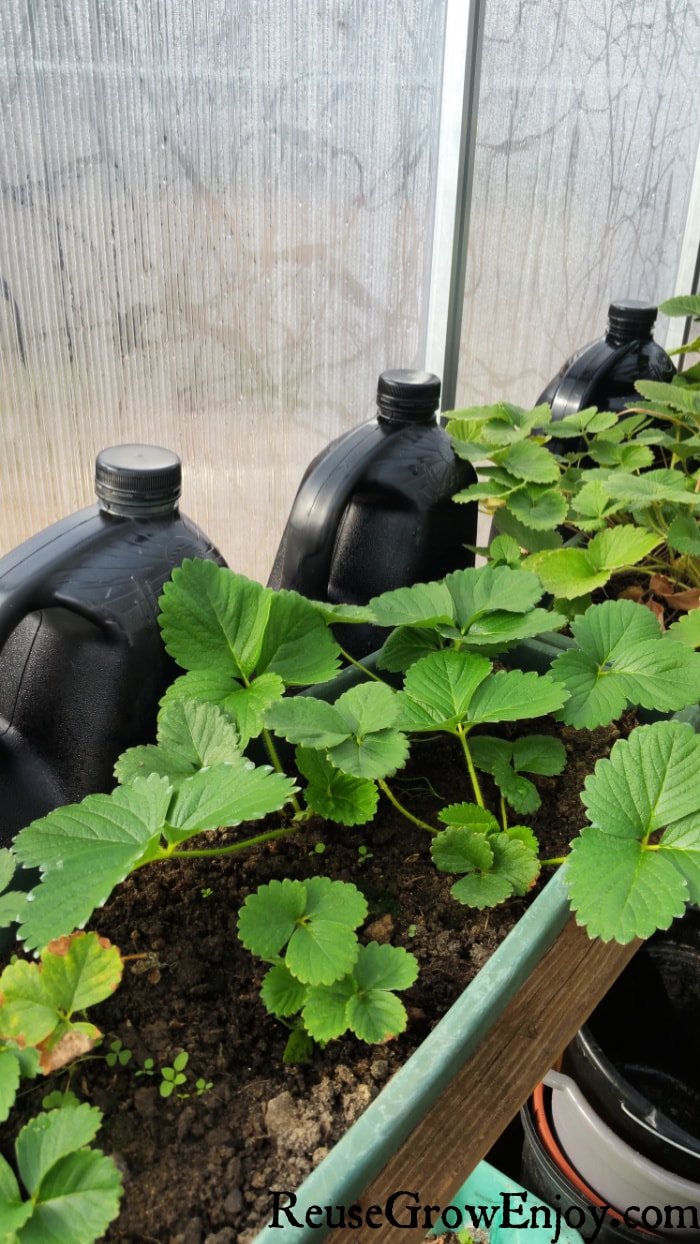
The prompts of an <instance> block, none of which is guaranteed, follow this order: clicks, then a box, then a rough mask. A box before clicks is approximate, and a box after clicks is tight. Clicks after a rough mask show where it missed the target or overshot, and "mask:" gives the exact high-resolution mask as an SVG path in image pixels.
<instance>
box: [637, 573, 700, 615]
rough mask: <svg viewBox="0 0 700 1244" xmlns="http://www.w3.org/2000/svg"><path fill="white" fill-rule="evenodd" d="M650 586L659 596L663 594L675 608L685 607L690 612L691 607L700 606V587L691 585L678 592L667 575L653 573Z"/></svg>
mask: <svg viewBox="0 0 700 1244" xmlns="http://www.w3.org/2000/svg"><path fill="white" fill-rule="evenodd" d="M649 587H650V588H651V590H652V592H655V593H656V595H657V596H663V598H664V600H665V601H666V602H667V603H668V604H669V605H671V606H672V607H673V608H674V609H683V610H685V611H686V612H688V611H689V610H690V609H697V608H698V606H700V588H697V587H691V588H687V589H686V590H685V591H683V592H677V591H676V589H675V588H674V586H673V584H672V583H671V580H670V579H667V578H666V576H665V575H662V574H655V575H652V577H651V579H650V581H649Z"/></svg>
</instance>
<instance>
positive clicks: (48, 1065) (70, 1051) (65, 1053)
mask: <svg viewBox="0 0 700 1244" xmlns="http://www.w3.org/2000/svg"><path fill="white" fill-rule="evenodd" d="M94 1046H95V1042H94V1040H93V1038H92V1037H89V1036H88V1035H87V1033H86V1032H78V1031H77V1030H76V1029H73V1031H72V1032H66V1033H64V1034H63V1036H62V1037H61V1039H60V1041H57V1042H56V1044H55V1045H54V1046H53V1047H52V1048H50V1049H47V1048H46V1046H45V1045H44V1043H43V1042H42V1044H41V1045H39V1046H37V1048H38V1049H39V1050H41V1058H40V1059H39V1066H40V1067H41V1070H42V1071H43V1073H44V1075H45V1076H48V1075H50V1074H51V1072H52V1071H58V1070H59V1069H60V1068H61V1067H65V1066H66V1063H72V1062H73V1059H75V1058H80V1056H81V1054H89V1052H90V1050H92V1049H94Z"/></svg>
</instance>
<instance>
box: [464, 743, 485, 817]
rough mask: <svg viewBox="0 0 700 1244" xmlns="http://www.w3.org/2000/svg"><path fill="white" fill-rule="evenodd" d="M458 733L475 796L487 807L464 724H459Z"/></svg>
mask: <svg viewBox="0 0 700 1244" xmlns="http://www.w3.org/2000/svg"><path fill="white" fill-rule="evenodd" d="M457 734H458V735H459V739H460V742H461V744H462V751H463V752H464V758H465V760H466V762H467V769H468V770H469V777H470V778H471V783H472V789H473V791H474V798H475V799H476V802H477V803H478V805H479V807H480V808H485V807H486V804H485V803H484V796H483V795H482V793H481V787H480V786H479V779H478V777H477V776H476V769H475V768H474V761H473V760H472V754H471V752H470V751H469V744H468V743H467V734H466V731H465V730H464V728H463V726H462V725H458V726H457Z"/></svg>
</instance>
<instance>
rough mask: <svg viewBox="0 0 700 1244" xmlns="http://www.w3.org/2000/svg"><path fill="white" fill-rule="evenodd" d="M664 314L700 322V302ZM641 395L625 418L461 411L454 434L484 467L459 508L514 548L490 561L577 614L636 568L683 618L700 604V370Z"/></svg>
mask: <svg viewBox="0 0 700 1244" xmlns="http://www.w3.org/2000/svg"><path fill="white" fill-rule="evenodd" d="M661 309H662V310H663V311H665V312H666V314H677V315H684V316H687V315H694V316H696V317H699V318H700V297H699V296H691V297H687V298H679V299H671V300H669V302H667V303H664V304H663V305H662V308H661ZM698 340H700V339H698ZM697 348H698V342H697V341H691V342H690V343H689V344H688V345H687V346H684V347H682V350H681V352H683V353H687V352H690V351H693V350H697ZM636 387H637V390H638V392H639V394H640V400H639V403H638V405H635V406H634V407H633V408H632V409H631V410H630V411H629V412H627V413H626V414H624V415H623V416H622V417H620V416H619V415H616V414H612V413H609V412H606V411H598V410H596V409H595V408H594V407H592V408H590V409H587V410H583V411H580V412H577V413H576V414H573V415H569V416H568V417H567V418H565V419H561V420H557V421H556V422H553V421H552V418H551V411H550V409H549V407H548V406H546V405H542V406H539V407H537V408H535V409H534V410H530V411H527V410H524V409H522V408H520V407H517V406H513V405H511V404H509V403H505V402H502V403H496V404H495V405H492V406H482V407H471V408H467V409H465V410H461V411H455V412H454V413H453V415H452V417H451V418H450V420H449V422H448V425H447V430H448V432H449V433H450V436H451V438H452V444H453V447H454V449H455V452H456V453H457V454H458V455H459V456H461V457H463V458H466V459H467V460H469V461H471V462H473V463H474V464H478V465H479V474H480V479H479V482H478V483H476V484H474V485H473V486H472V487H470V488H468V489H466V490H465V491H464V492H462V493H461V494H459V497H458V498H457V500H461V501H465V502H469V501H473V500H475V499H478V500H479V501H480V502H481V503H482V504H483V505H484V506H485V508H486V510H487V512H489V513H491V514H493V517H494V522H495V526H496V528H497V529H498V530H499V531H500V532H501V533H503V536H504V537H507V538H502V539H501V540H500V541H494V544H493V547H492V549H491V550H490V554H491V557H492V559H494V560H495V561H496V563H498V562H499V561H503V562H505V563H506V564H509V565H512V566H523V567H526V568H527V569H529V570H532V571H533V572H534V573H535V574H536V575H537V576H538V578H539V580H540V581H541V582H542V584H543V585H544V587H545V588H546V590H547V591H548V592H549V593H551V594H552V596H554V597H555V598H556V599H557V600H559V601H560V602H562V607H565V608H568V610H569V612H571V613H575V612H578V611H580V608H581V606H582V604H583V605H585V603H586V601H587V599H588V598H589V596H590V593H591V592H594V591H595V590H596V589H599V588H602V587H604V586H605V585H606V584H607V583H608V582H609V580H610V578H611V577H612V576H613V575H615V574H619V573H620V572H622V571H625V570H628V569H629V568H631V567H637V568H638V571H637V572H638V573H639V574H640V575H642V576H644V577H645V578H646V580H647V582H648V583H649V585H650V588H651V590H653V591H654V592H655V593H656V595H657V596H661V597H664V598H668V597H671V598H672V603H673V604H674V605H675V606H676V607H680V608H689V607H694V606H697V605H698V603H699V602H700V560H699V555H700V536H699V535H698V525H697V515H698V507H699V506H700V497H699V495H698V491H697V485H696V476H697V464H698V451H699V450H700V364H699V363H696V364H695V365H694V366H691V367H689V368H687V369H686V370H685V371H683V372H680V373H679V374H678V375H676V376H675V377H674V379H673V381H672V382H671V383H670V384H662V383H659V382H657V381H652V380H640V381H639V382H638V384H637V386H636ZM683 593H687V594H688V595H687V596H686V597H685V599H683V595H682V594H683ZM563 602H571V603H570V604H569V605H568V606H564V604H563Z"/></svg>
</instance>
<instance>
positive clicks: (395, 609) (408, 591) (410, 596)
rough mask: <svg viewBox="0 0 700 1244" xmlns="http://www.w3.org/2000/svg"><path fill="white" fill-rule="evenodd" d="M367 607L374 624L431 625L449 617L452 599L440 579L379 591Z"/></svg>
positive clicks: (450, 617) (447, 619)
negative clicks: (433, 581)
mask: <svg viewBox="0 0 700 1244" xmlns="http://www.w3.org/2000/svg"><path fill="white" fill-rule="evenodd" d="M370 609H371V610H372V614H373V616H374V618H375V620H376V622H377V625H378V626H421V625H423V626H427V625H430V626H434V625H435V623H436V622H449V621H451V619H452V617H453V605H452V598H451V596H450V593H449V591H448V589H447V587H446V585H445V584H444V583H442V582H440V583H414V584H413V586H412V587H399V588H395V589H393V590H392V591H390V592H382V594H381V596H374V597H373V598H372V600H371V601H370Z"/></svg>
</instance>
